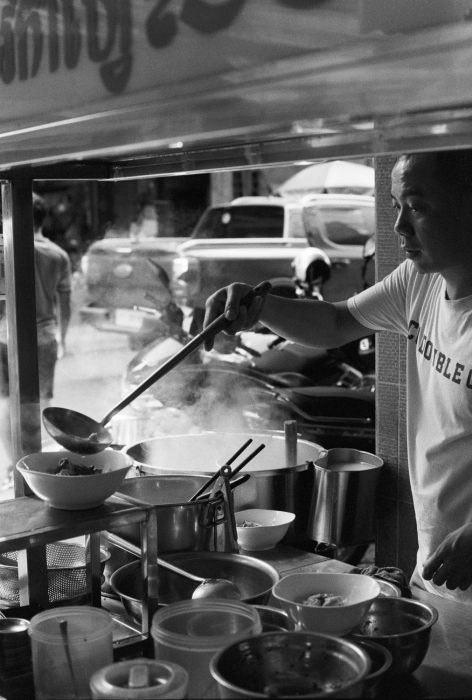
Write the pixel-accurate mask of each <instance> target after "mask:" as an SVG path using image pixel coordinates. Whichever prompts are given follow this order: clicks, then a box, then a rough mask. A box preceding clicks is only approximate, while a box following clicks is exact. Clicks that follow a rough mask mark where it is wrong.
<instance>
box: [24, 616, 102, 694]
mask: <svg viewBox="0 0 472 700" xmlns="http://www.w3.org/2000/svg"><path fill="white" fill-rule="evenodd" d="M62 620H65V621H66V622H67V639H66V640H65V639H64V633H63V632H61V627H60V624H59V623H60V621H62ZM112 630H113V618H112V616H111V615H110V613H109V612H107V611H106V610H102V609H101V608H94V607H91V606H88V605H80V606H79V605H77V606H69V607H63V608H53V609H51V610H46V611H44V612H41V613H38V614H37V615H34V617H33V618H32V619H31V625H30V628H29V633H30V635H31V651H32V658H33V676H34V688H35V694H36V700H56V699H57V700H64V699H65V698H75V700H79V698H80V699H81V700H82V699H84V700H85V699H87V700H88V699H89V698H91V697H92V696H91V691H90V678H91V676H92V675H93V673H95V671H98V670H99V669H100V668H103V667H104V666H107V665H109V664H111V663H112V662H113V638H112ZM67 647H68V649H67ZM67 651H68V653H67ZM69 659H70V662H71V663H69Z"/></svg>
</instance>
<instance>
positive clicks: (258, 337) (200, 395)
mask: <svg viewBox="0 0 472 700" xmlns="http://www.w3.org/2000/svg"><path fill="white" fill-rule="evenodd" d="M372 260H373V252H369V254H366V255H365V264H364V271H363V279H364V280H367V277H368V270H369V269H370V267H371V264H372ZM292 269H293V271H294V274H293V277H292V278H291V279H285V278H283V279H276V280H272V281H271V282H272V285H273V293H275V294H280V295H284V296H292V297H299V298H307V299H322V298H323V284H324V283H325V282H326V280H327V279H329V275H330V261H329V258H328V257H327V256H326V255H325V254H324V253H323V251H320V250H319V249H316V248H309V249H306V250H304V251H302V252H301V254H300V255H298V256H297V257H296V258H295V259H294V261H293V264H292ZM149 313H150V314H151V315H152V309H149ZM156 313H158V315H159V320H160V323H161V324H164V325H165V324H166V323H167V331H166V333H164V334H162V333H161V334H160V335H159V337H157V338H155V339H154V340H153V341H152V342H151V343H149V344H148V345H146V346H145V347H144V348H143V349H142V350H141V351H140V352H138V353H137V355H135V357H134V358H133V359H132V360H131V362H130V363H129V365H128V367H127V371H126V376H125V378H124V384H125V387H124V389H125V390H126V391H130V390H131V389H132V388H133V387H134V386H137V385H138V384H139V383H141V382H142V381H143V380H144V379H145V378H146V377H147V376H148V375H149V374H150V373H151V372H152V371H153V370H154V369H156V367H158V366H159V365H160V364H162V363H163V362H164V361H165V360H166V359H168V357H170V356H171V355H172V354H174V353H175V352H176V351H177V350H178V349H180V348H181V347H182V345H183V344H185V342H187V341H188V340H190V338H191V337H192V336H193V334H194V333H195V331H196V330H197V331H198V330H199V328H198V326H197V328H196V327H195V318H194V316H193V315H192V314H191V313H187V314H186V315H185V314H183V315H182V317H181V319H180V321H181V322H180V321H179V322H177V323H176V322H175V318H176V316H175V310H173V311H172V312H171V313H170V317H169V316H166V313H167V312H166V310H164V311H163V310H162V309H161V310H160V311H159V312H156ZM169 318H170V320H169ZM166 319H167V321H166ZM171 321H174V322H172V323H171ZM374 365H375V348H374V341H373V336H369V337H367V338H363V339H362V340H361V341H360V342H355V343H349V344H347V345H345V346H343V347H341V348H335V349H330V350H320V349H313V348H307V347H305V346H301V345H299V344H297V343H292V342H290V341H287V340H285V339H283V338H280V337H279V336H276V335H274V334H272V333H270V332H268V330H267V329H266V328H264V327H263V326H261V325H260V324H259V326H258V327H257V328H256V329H255V330H253V331H248V332H243V333H240V334H237V335H236V336H227V335H225V334H220V335H219V336H217V338H216V339H215V348H214V349H213V350H212V351H211V352H209V353H207V352H205V351H202V350H201V349H200V350H196V351H194V353H192V354H191V355H190V356H189V357H188V358H187V359H186V361H185V363H184V364H182V365H181V366H180V368H179V372H172V373H171V374H170V375H168V376H167V377H164V378H163V379H161V380H160V381H159V382H158V383H157V384H155V385H154V386H153V387H152V388H151V389H149V390H148V391H147V392H145V394H143V396H142V397H141V399H140V400H139V401H137V402H136V403H135V404H134V406H135V408H134V412H135V414H136V416H135V421H137V422H138V423H139V430H140V431H141V432H142V431H144V430H146V431H151V433H152V434H147V435H144V436H141V435H139V436H138V439H141V438H142V439H145V438H149V437H153V436H155V435H158V434H166V432H167V433H168V432H169V431H171V432H174V433H176V432H177V433H178V432H182V431H183V432H185V431H188V430H189V429H197V430H202V429H203V430H211V429H215V426H216V425H217V427H218V428H219V429H221V427H222V426H221V423H225V425H226V426H228V425H231V426H233V428H234V426H235V425H237V426H238V427H239V428H241V429H242V430H247V429H250V430H260V429H270V430H274V429H275V430H277V429H280V427H281V426H282V425H283V421H284V420H294V419H295V420H296V421H297V425H298V432H299V434H300V436H301V437H303V438H304V439H307V440H311V441H314V442H317V443H319V444H321V445H322V446H323V447H325V448H330V447H353V448H356V449H362V450H367V451H370V452H372V451H373V450H374V447H375V396H374V390H375V373H374V372H375V367H374ZM147 416H149V419H147V418H146V417H147ZM129 419H130V417H129V415H125V416H122V418H121V422H122V423H123V421H126V420H128V422H129ZM137 429H138V428H137ZM128 441H129V440H128Z"/></svg>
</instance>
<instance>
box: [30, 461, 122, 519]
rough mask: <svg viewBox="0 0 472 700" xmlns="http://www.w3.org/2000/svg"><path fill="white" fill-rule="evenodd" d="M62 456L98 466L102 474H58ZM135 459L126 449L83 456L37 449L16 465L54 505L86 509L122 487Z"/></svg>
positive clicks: (31, 484) (83, 463) (77, 462)
mask: <svg viewBox="0 0 472 700" xmlns="http://www.w3.org/2000/svg"><path fill="white" fill-rule="evenodd" d="M61 459H68V460H69V461H70V462H72V463H73V464H78V465H83V466H87V467H90V466H94V467H96V468H97V469H101V470H102V471H101V473H100V474H91V475H86V476H62V475H59V474H55V473H54V472H55V470H56V469H57V466H58V464H59V461H60V460H61ZM131 465H132V460H131V458H130V457H129V456H128V455H126V454H125V453H124V452H116V451H115V450H111V449H110V450H109V449H107V450H103V452H99V453H98V454H95V455H79V454H76V453H75V452H69V451H68V450H60V451H58V452H33V453H32V454H29V455H27V456H26V457H22V458H21V459H20V460H19V461H18V463H17V465H16V468H17V470H18V471H19V472H20V474H21V475H22V476H23V478H24V480H25V481H26V483H27V484H28V486H29V487H30V488H31V490H32V491H33V493H34V494H36V496H38V497H39V498H41V499H42V500H43V501H46V502H47V503H48V504H49V505H50V506H52V507H53V508H61V509H63V510H85V509H87V508H96V507H97V506H100V505H102V503H103V502H104V501H105V500H106V499H107V498H108V497H109V496H111V495H112V494H113V493H115V491H116V490H117V489H118V488H119V487H120V485H121V483H122V481H123V480H124V478H125V476H126V473H127V471H128V469H129V468H130V467H131Z"/></svg>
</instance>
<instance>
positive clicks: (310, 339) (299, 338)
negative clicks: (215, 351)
mask: <svg viewBox="0 0 472 700" xmlns="http://www.w3.org/2000/svg"><path fill="white" fill-rule="evenodd" d="M250 289H251V287H250V286H249V285H246V284H240V283H236V284H231V285H229V286H228V287H223V288H222V289H220V290H219V291H217V292H215V294H213V295H212V296H211V297H209V298H208V300H207V302H206V311H205V319H204V327H206V326H207V325H208V324H209V323H211V321H213V319H215V318H216V317H217V316H219V315H220V314H222V313H224V314H225V315H226V318H227V319H228V320H230V321H232V324H231V326H230V327H229V328H228V331H227V332H228V333H237V332H238V331H241V330H244V329H246V328H251V327H252V326H253V325H254V324H255V323H256V322H257V321H261V323H263V324H264V325H265V326H267V327H268V328H270V330H271V331H273V332H274V333H277V335H280V336H282V337H283V338H287V339H289V340H293V341H294V342H297V343H300V344H302V345H308V346H314V347H324V348H336V347H339V346H340V345H344V344H345V343H348V342H350V341H352V340H356V339H358V338H362V337H363V336H365V335H368V334H370V333H372V329H370V328H367V327H366V326H363V325H362V324H361V323H359V322H358V321H357V320H356V319H355V318H354V316H353V315H352V314H351V312H350V311H349V309H348V306H347V301H343V302H336V303H331V302H327V301H315V300H312V299H287V298H285V297H278V296H275V295H272V294H268V295H267V297H266V298H261V297H256V298H255V299H254V300H253V301H252V303H251V304H250V305H249V306H248V307H247V308H246V307H245V306H244V305H243V304H241V299H242V298H243V297H244V296H245V295H246V294H247V293H248V291H249V290H250ZM212 345H213V342H212V340H209V341H208V342H207V343H206V344H205V347H206V349H207V350H210V349H211V347H212Z"/></svg>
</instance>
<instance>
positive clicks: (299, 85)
mask: <svg viewBox="0 0 472 700" xmlns="http://www.w3.org/2000/svg"><path fill="white" fill-rule="evenodd" d="M468 2H469V0H415V1H414V2H411V0H397V2H392V0H0V98H1V109H0V163H1V164H2V166H3V167H4V168H5V167H6V166H12V165H23V164H28V163H33V162H35V163H39V162H47V161H56V160H58V159H60V160H67V159H70V158H79V159H83V158H87V157H90V156H93V155H97V156H98V155H99V154H100V155H108V154H110V153H114V154H115V155H116V154H117V153H123V154H126V153H131V152H133V153H136V152H137V150H141V151H142V152H145V151H146V150H149V149H152V150H154V151H156V149H158V148H160V147H163V146H164V147H167V145H169V144H172V145H173V144H174V143H175V144H176V147H177V145H178V144H183V143H185V146H186V147H188V145H189V144H190V143H191V142H193V143H195V142H197V141H209V140H210V139H211V140H213V141H215V139H216V140H220V141H221V139H223V138H225V137H226V138H227V137H231V138H235V137H238V135H243V137H246V136H247V135H248V134H249V133H259V134H260V133H262V132H263V131H264V132H265V133H267V134H273V133H279V134H280V133H284V134H285V135H286V136H290V135H292V134H293V124H294V123H295V122H297V123H299V122H300V121H301V120H304V119H306V120H309V121H310V123H311V122H312V121H313V120H318V121H319V122H320V124H321V122H323V123H325V122H326V120H327V119H331V120H334V121H335V123H337V121H338V120H339V119H341V120H344V121H345V120H346V119H347V118H349V119H351V118H357V117H359V118H361V119H365V118H366V116H367V117H368V118H372V115H375V114H377V113H380V114H385V113H389V111H390V112H393V113H397V111H398V105H399V102H401V104H402V105H403V108H404V110H410V111H412V110H414V109H424V108H425V107H426V108H427V107H428V106H429V105H431V104H433V105H435V106H436V105H440V104H454V105H457V104H459V103H460V102H461V100H463V101H465V100H466V99H468V97H467V96H468V95H470V89H469V81H470V80H472V79H471V78H470V71H469V69H468V66H469V65H470V60H469V59H470V57H469V46H471V42H470V41H469V33H470V32H471V29H470V22H467V21H466V18H465V15H466V14H467V11H468V10H467V7H466V5H468ZM399 8H401V9H399ZM412 8H414V11H413V9H412ZM421 8H423V10H424V11H421ZM454 22H455V23H456V25H454V24H453V23H454ZM442 26H444V27H446V26H448V27H453V30H452V31H449V30H448V29H445V30H444V32H443V33H441V34H439V29H438V33H437V34H436V35H434V37H433V38H432V37H431V34H428V31H431V27H436V28H439V27H442ZM417 30H420V31H418V33H417V34H416V35H415V31H417ZM422 32H423V33H422ZM438 47H439V50H438ZM412 49H414V51H412ZM459 49H460V51H461V53H460V54H459V56H457V51H458V50H459ZM470 51H472V49H470ZM453 59H454V70H455V74H454V78H455V79H454V80H451V79H450V73H451V64H452V60H453ZM425 71H427V75H428V81H426V82H427V84H426V85H425V79H424V75H425ZM458 71H459V72H460V75H458ZM431 76H432V78H434V83H433V84H431V80H430V79H429V78H430V77H431ZM420 88H421V89H420ZM269 138H270V136H269ZM179 147H180V146H179Z"/></svg>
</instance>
